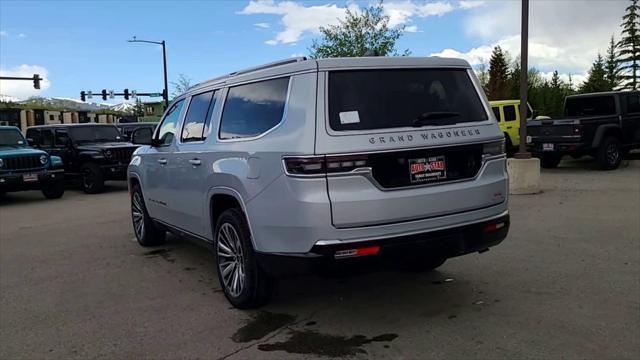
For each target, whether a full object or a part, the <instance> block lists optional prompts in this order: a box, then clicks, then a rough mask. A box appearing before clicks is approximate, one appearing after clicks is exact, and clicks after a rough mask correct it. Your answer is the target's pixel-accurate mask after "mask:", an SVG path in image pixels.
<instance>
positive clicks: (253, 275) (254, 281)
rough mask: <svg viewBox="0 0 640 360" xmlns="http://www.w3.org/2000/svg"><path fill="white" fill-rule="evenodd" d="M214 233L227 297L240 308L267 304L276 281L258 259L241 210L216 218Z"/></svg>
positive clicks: (218, 264) (220, 278)
mask: <svg viewBox="0 0 640 360" xmlns="http://www.w3.org/2000/svg"><path fill="white" fill-rule="evenodd" d="M214 235H215V236H214V254H215V263H216V269H217V273H218V280H219V281H220V286H221V287H222V290H223V292H224V295H225V296H226V298H227V300H229V302H230V303H231V304H232V305H233V306H234V307H236V308H238V309H250V308H256V307H259V306H261V305H263V304H265V303H266V302H267V301H268V300H269V298H270V297H271V293H272V289H273V283H274V280H273V279H272V278H271V277H270V276H269V275H268V274H267V273H266V272H265V271H264V270H263V269H262V268H261V267H260V265H259V264H258V262H257V260H256V256H255V252H254V250H253V245H252V244H251V233H250V231H249V226H248V225H247V221H246V219H245V217H244V214H243V213H242V211H240V209H237V208H231V209H228V210H225V211H224V212H223V213H222V214H221V215H220V216H219V217H218V219H217V221H216V226H215V233H214ZM236 276H237V277H236ZM236 284H237V286H236Z"/></svg>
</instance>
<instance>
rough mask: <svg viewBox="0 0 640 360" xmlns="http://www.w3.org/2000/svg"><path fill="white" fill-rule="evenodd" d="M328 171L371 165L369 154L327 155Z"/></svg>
mask: <svg viewBox="0 0 640 360" xmlns="http://www.w3.org/2000/svg"><path fill="white" fill-rule="evenodd" d="M326 164H327V173H340V172H349V171H352V170H355V169H358V168H366V167H369V157H368V156H367V155H348V156H327V159H326Z"/></svg>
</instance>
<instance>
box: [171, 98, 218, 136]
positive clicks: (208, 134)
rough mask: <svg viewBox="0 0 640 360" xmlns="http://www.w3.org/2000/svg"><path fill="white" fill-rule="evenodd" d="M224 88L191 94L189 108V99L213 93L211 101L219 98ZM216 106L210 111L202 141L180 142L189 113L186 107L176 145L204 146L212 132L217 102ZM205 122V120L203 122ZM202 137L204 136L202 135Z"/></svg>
mask: <svg viewBox="0 0 640 360" xmlns="http://www.w3.org/2000/svg"><path fill="white" fill-rule="evenodd" d="M223 89H224V88H215V89H207V90H205V91H202V92H197V93H193V94H191V95H189V106H191V99H193V97H194V96H198V95H201V94H204V93H208V92H210V91H213V97H212V98H211V100H214V99H215V98H216V97H218V96H220V95H219V94H220V93H222V90H223ZM215 101H216V104H215V105H214V107H213V109H211V115H210V116H209V119H208V120H209V132H208V133H207V134H206V136H205V138H204V139H203V140H199V141H186V142H185V141H182V131H183V129H184V125H185V121H186V120H187V112H188V111H189V107H187V109H186V110H185V113H184V119H183V120H182V121H181V125H180V138H179V139H178V140H177V141H176V144H177V145H196V144H204V143H205V142H207V139H209V137H210V136H211V130H212V128H213V127H212V126H211V124H212V121H213V115H214V114H215V109H216V106H218V102H217V100H215ZM209 106H211V103H209ZM205 122H206V120H205ZM202 135H205V134H204V133H203V134H202Z"/></svg>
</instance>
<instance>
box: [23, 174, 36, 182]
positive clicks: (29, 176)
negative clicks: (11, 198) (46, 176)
mask: <svg viewBox="0 0 640 360" xmlns="http://www.w3.org/2000/svg"><path fill="white" fill-rule="evenodd" d="M22 182H26V183H32V182H38V174H22Z"/></svg>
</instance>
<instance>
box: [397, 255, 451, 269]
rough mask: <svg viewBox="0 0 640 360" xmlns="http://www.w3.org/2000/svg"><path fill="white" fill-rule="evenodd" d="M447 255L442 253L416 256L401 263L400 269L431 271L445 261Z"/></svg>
mask: <svg viewBox="0 0 640 360" xmlns="http://www.w3.org/2000/svg"><path fill="white" fill-rule="evenodd" d="M445 261H447V257H446V256H443V255H429V256H416V257H412V258H410V259H407V261H406V262H405V263H404V264H402V265H401V266H402V269H403V270H405V271H410V272H427V271H432V270H435V269H437V268H439V267H440V266H442V264H444V263H445Z"/></svg>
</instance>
